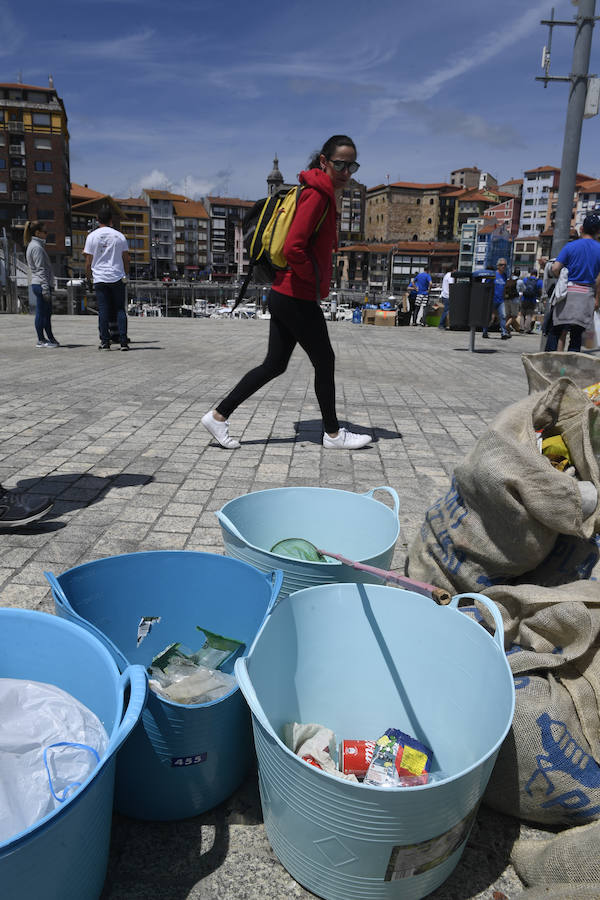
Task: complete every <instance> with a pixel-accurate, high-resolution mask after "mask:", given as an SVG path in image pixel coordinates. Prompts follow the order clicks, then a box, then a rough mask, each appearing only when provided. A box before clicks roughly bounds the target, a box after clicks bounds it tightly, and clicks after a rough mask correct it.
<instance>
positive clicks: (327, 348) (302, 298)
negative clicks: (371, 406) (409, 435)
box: [202, 134, 372, 450]
mask: <svg viewBox="0 0 600 900" xmlns="http://www.w3.org/2000/svg"><path fill="white" fill-rule="evenodd" d="M357 169H358V163H357V162H356V147H355V145H354V142H353V141H352V140H351V138H349V137H347V136H346V135H343V134H336V135H334V136H333V137H331V138H329V140H328V141H327V142H326V143H325V144H324V146H323V148H322V150H321V151H320V152H319V153H317V154H316V155H315V156H314V157H313V159H312V160H311V161H310V163H309V166H308V169H307V170H306V171H305V172H301V173H300V183H301V184H303V185H304V186H305V188H304V190H303V191H302V192H301V194H300V198H299V200H298V207H297V209H296V214H295V216H294V219H293V222H292V224H291V226H290V230H289V232H288V235H287V238H286V241H285V244H284V248H283V252H284V255H285V258H286V260H287V262H288V268H287V269H286V270H285V271H281V272H278V273H277V275H276V276H275V280H274V281H273V287H272V289H271V291H270V293H269V299H268V304H269V310H270V313H271V321H270V331H269V346H268V349H267V355H266V357H265V359H264V362H262V363H261V365H260V366H257V367H256V368H255V369H251V371H250V372H248V373H247V374H246V375H244V377H243V378H242V380H241V381H240V382H238V384H237V385H236V386H235V387H234V389H233V390H232V391H231V393H230V394H228V396H227V397H225V399H224V400H222V401H221V402H220V403H219V405H218V406H217V407H216V408H215V409H213V410H210V411H209V412H207V413H206V415H205V416H203V417H202V424H203V425H204V427H205V428H206V429H207V430H208V431H209V432H210V433H211V434H212V436H213V437H214V438H216V440H217V441H218V442H219V444H221V446H222V447H225V448H226V449H227V450H234V449H236V448H237V447H239V446H240V443H239V441H236V440H235V439H234V438H232V437H230V435H229V422H228V419H229V416H230V415H231V413H232V412H233V411H234V410H235V409H237V407H238V406H239V405H240V404H241V403H243V402H244V400H247V399H248V397H251V396H252V394H254V393H256V391H258V390H259V389H260V388H261V387H263V386H264V385H265V384H267V383H268V382H269V381H271V380H272V379H273V378H276V377H277V376H278V375H282V374H283V373H284V372H285V370H286V369H287V365H288V363H289V361H290V357H291V355H292V352H293V350H294V347H295V346H296V344H300V346H301V347H302V349H303V350H304V351H305V352H306V353H307V355H308V358H309V359H310V361H311V363H312V364H313V366H314V370H315V393H316V395H317V400H318V403H319V407H320V409H321V415H322V417H323V430H324V434H323V446H324V447H327V448H328V449H338V448H339V449H346V450H355V449H358V448H359V447H364V446H365V445H366V444H368V443H370V442H371V440H372V438H371V436H370V435H368V434H355V433H353V432H351V431H348V430H347V429H346V428H341V427H340V425H339V423H338V419H337V416H336V411H335V381H334V367H335V356H334V353H333V348H332V346H331V341H330V340H329V334H328V332H327V324H326V322H325V317H324V316H323V311H322V309H321V306H320V303H319V301H320V300H322V299H323V298H324V297H327V295H328V294H329V284H330V282H331V272H332V267H333V260H332V253H333V251H334V250H336V249H337V224H336V191H340V190H342V189H343V188H344V187H345V185H346V184H347V182H348V181H349V180H350V178H351V177H352V175H353V174H354V173H355V172H356V171H357ZM323 215H325V218H324V219H323ZM321 220H322V222H321ZM319 222H321V225H320V226H319ZM317 226H318V227H317Z"/></svg>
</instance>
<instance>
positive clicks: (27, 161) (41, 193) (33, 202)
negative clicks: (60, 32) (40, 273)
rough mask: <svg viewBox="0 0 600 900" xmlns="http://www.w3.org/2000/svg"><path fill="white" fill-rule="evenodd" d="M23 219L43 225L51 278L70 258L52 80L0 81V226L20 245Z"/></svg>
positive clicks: (63, 117) (63, 156)
mask: <svg viewBox="0 0 600 900" xmlns="http://www.w3.org/2000/svg"><path fill="white" fill-rule="evenodd" d="M28 219H31V220H33V219H43V220H44V221H45V222H46V224H47V226H48V234H47V238H46V249H47V251H48V255H49V257H50V261H51V263H52V266H53V269H54V273H55V275H57V276H59V277H62V276H66V275H67V265H68V261H69V258H70V256H71V199H70V175H69V131H68V127H67V113H66V111H65V107H64V103H63V101H62V99H61V98H60V97H59V96H58V94H57V92H56V90H55V88H54V83H53V81H52V78H50V79H49V80H48V85H47V86H40V85H31V84H21V83H19V82H17V83H11V82H9V83H0V228H3V227H4V228H6V229H7V231H9V232H11V233H12V235H13V237H15V239H16V240H17V241H18V242H20V243H22V240H23V229H24V227H25V222H26V221H27V220H28Z"/></svg>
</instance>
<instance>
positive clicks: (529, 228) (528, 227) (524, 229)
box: [523, 225, 531, 231]
mask: <svg viewBox="0 0 600 900" xmlns="http://www.w3.org/2000/svg"><path fill="white" fill-rule="evenodd" d="M523 231H531V225H523Z"/></svg>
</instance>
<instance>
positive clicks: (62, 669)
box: [0, 608, 147, 900]
mask: <svg viewBox="0 0 600 900" xmlns="http://www.w3.org/2000/svg"><path fill="white" fill-rule="evenodd" d="M0 677H1V678H22V679H25V680H27V681H42V682H44V683H46V684H54V685H56V686H57V687H59V688H62V690H64V691H67V692H68V693H69V694H71V695H72V696H73V697H75V698H76V699H77V700H79V701H81V702H82V703H84V704H85V705H86V706H87V707H88V709H91V710H92V712H94V713H95V714H96V715H97V716H98V718H99V719H100V721H101V722H102V724H103V725H104V727H105V729H106V731H107V734H108V737H109V743H108V746H107V748H106V751H105V753H104V755H103V756H102V758H101V760H100V763H99V764H98V766H97V768H96V769H95V771H94V772H93V773H92V774H91V775H90V777H89V778H88V780H87V781H86V782H84V784H83V785H82V787H81V788H80V789H79V791H78V792H77V793H75V794H73V795H72V796H71V797H69V798H68V799H67V800H66V801H65V802H64V803H62V804H61V805H60V806H59V807H58V808H57V809H55V810H54V811H53V812H52V813H49V814H48V815H47V816H45V817H44V818H43V819H40V821H39V822H37V823H36V824H35V825H33V826H32V827H31V828H29V829H27V830H26V831H22V832H20V833H19V834H16V835H14V836H13V837H12V838H11V839H10V840H9V841H4V842H2V843H0V886H1V888H0V893H1V894H2V897H4V898H6V900H9V898H13V897H14V898H17V897H22V898H23V900H37V898H41V897H43V898H44V900H98V897H99V896H100V892H101V891H102V885H103V883H104V878H105V874H106V866H107V862H108V850H109V842H110V828H111V817H112V807H113V791H114V781H115V754H116V752H117V750H118V749H119V747H120V746H121V744H122V743H123V741H124V740H125V738H126V737H127V736H128V734H129V733H130V731H131V729H132V728H133V727H134V726H135V724H136V722H137V721H138V719H139V717H140V713H141V711H142V708H143V706H144V702H145V699H146V688H147V679H146V673H145V672H144V669H143V668H141V667H140V666H130V667H128V668H127V669H126V670H125V671H124V672H123V674H122V675H121V674H119V670H118V668H117V666H116V665H115V662H114V660H113V659H112V657H111V655H110V653H108V651H107V650H106V648H105V647H104V646H103V645H102V644H101V643H100V641H98V640H97V639H96V638H95V637H94V636H93V635H91V634H87V633H86V632H85V631H83V630H82V629H81V628H77V627H76V626H75V625H71V624H70V623H69V622H64V621H63V620H62V619H58V618H56V616H50V615H48V614H47V613H40V612H31V611H30V610H22V609H9V608H4V609H0ZM126 690H129V700H128V701H127V702H125V700H124V695H125V692H126Z"/></svg>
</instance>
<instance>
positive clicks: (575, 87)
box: [536, 0, 596, 257]
mask: <svg viewBox="0 0 600 900" xmlns="http://www.w3.org/2000/svg"><path fill="white" fill-rule="evenodd" d="M577 7H578V11H577V16H576V18H575V20H574V21H572V22H569V21H566V22H562V21H557V20H555V19H554V10H552V18H551V19H550V20H542V23H541V24H542V25H548V26H549V28H550V40H549V46H548V48H546V47H544V53H543V57H542V67H543V68H544V69H545V73H546V74H545V75H544V76H543V77H539V78H537V79H536V81H543V82H544V87H547V86H548V81H568V82H570V88H569V102H568V106H567V118H566V122H565V133H564V139H563V153H562V161H561V166H560V184H559V188H558V202H557V205H556V216H555V220H554V237H553V240H552V256H553V257H556V256H558V254H559V253H560V251H561V250H562V248H563V247H564V245H565V244H566V243H567V241H568V240H569V234H570V232H571V216H572V214H573V195H574V193H575V185H576V177H577V165H578V162H579V147H580V144H581V126H582V123H583V118H584V111H585V105H586V104H585V101H586V95H587V90H588V82H589V81H590V77H589V75H588V67H589V63H590V52H591V48H592V32H593V30H594V21H595V7H596V0H578V2H577ZM556 25H561V26H565V25H566V26H571V27H574V28H575V41H574V44H573V62H572V64H571V74H570V75H569V76H553V75H548V68H549V65H550V45H551V43H552V29H553V28H554V27H555V26H556Z"/></svg>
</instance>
